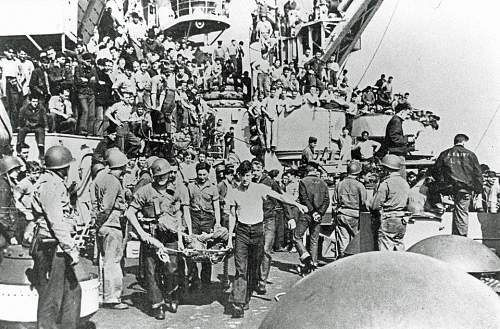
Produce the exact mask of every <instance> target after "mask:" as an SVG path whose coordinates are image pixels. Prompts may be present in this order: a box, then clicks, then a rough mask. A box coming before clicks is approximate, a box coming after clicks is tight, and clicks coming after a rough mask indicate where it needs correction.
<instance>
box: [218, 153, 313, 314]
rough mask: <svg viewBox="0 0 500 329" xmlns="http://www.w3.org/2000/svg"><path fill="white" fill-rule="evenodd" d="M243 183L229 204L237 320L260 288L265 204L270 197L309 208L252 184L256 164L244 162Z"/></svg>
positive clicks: (231, 193) (232, 298) (240, 171)
mask: <svg viewBox="0 0 500 329" xmlns="http://www.w3.org/2000/svg"><path fill="white" fill-rule="evenodd" d="M236 172H237V173H238V175H239V176H240V179H241V183H240V184H239V185H238V186H237V187H236V188H234V189H231V190H229V191H228V194H227V196H226V205H228V206H229V207H230V210H231V211H230V215H229V241H228V248H232V247H233V241H232V236H233V231H234V232H235V243H234V262H235V267H236V275H235V279H234V282H233V292H232V294H231V296H230V301H231V303H232V306H233V317H234V318H241V317H243V315H244V309H245V308H246V307H247V306H248V302H249V301H250V296H251V295H252V292H253V289H254V288H255V287H256V283H257V279H258V268H259V264H260V263H261V260H262V257H263V252H264V224H263V220H264V212H263V201H264V200H265V199H266V198H268V197H270V198H275V199H277V200H279V201H281V202H283V203H286V204H289V205H292V206H296V207H297V208H298V209H299V211H301V212H302V213H304V212H305V211H307V207H305V206H303V205H301V204H299V203H297V202H295V201H294V200H293V198H292V197H290V196H289V195H287V194H279V193H277V192H275V191H273V190H272V189H271V188H270V187H269V186H266V185H264V184H257V183H253V182H252V178H253V175H252V164H251V163H250V161H243V162H242V163H241V165H240V166H239V167H238V169H237V171H236ZM235 226H236V227H235Z"/></svg>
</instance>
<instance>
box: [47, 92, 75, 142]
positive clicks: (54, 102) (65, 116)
mask: <svg viewBox="0 0 500 329" xmlns="http://www.w3.org/2000/svg"><path fill="white" fill-rule="evenodd" d="M49 118H50V121H49V132H60V133H70V134H71V133H74V131H75V126H76V119H75V118H74V115H73V109H72V107H71V101H70V100H69V88H68V87H65V88H64V89H62V90H61V93H60V94H59V95H55V96H52V97H51V98H50V100H49Z"/></svg>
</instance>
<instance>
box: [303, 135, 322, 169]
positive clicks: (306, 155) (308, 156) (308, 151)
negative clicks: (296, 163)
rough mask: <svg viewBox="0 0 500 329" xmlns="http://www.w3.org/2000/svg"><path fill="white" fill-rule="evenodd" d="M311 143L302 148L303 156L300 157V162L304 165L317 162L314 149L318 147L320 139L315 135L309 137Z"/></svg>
mask: <svg viewBox="0 0 500 329" xmlns="http://www.w3.org/2000/svg"><path fill="white" fill-rule="evenodd" d="M308 143H309V144H308V145H307V147H306V148H305V149H304V150H302V158H301V159H300V164H301V165H302V166H305V165H308V164H310V163H316V164H317V161H316V160H314V151H315V149H316V145H317V144H318V139H317V138H316V137H314V136H311V137H309V142H308Z"/></svg>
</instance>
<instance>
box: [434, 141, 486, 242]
mask: <svg viewBox="0 0 500 329" xmlns="http://www.w3.org/2000/svg"><path fill="white" fill-rule="evenodd" d="M468 141H469V137H468V136H467V135H465V134H458V135H456V136H455V138H454V141H453V143H454V146H453V147H452V148H449V149H447V150H445V151H443V152H442V153H441V154H440V155H439V157H438V159H437V160H436V163H435V164H434V166H433V167H432V168H431V170H430V175H431V176H432V178H434V179H435V180H436V182H435V183H434V184H433V188H432V190H433V192H434V193H442V194H448V195H451V196H452V197H453V201H454V203H455V208H454V209H453V224H452V234H455V235H461V236H467V231H468V225H469V206H470V202H471V199H472V194H473V193H481V192H482V191H483V176H482V173H481V167H480V165H479V162H478V160H477V157H476V155H475V154H474V152H472V151H470V150H468V149H466V148H465V143H467V142H468ZM431 193H432V191H431Z"/></svg>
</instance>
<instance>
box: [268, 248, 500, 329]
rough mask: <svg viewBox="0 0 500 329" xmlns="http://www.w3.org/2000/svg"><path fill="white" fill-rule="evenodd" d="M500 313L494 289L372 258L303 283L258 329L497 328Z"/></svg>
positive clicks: (394, 258)
mask: <svg viewBox="0 0 500 329" xmlns="http://www.w3.org/2000/svg"><path fill="white" fill-rule="evenodd" d="M322 305H324V306H325V307H327V310H325V307H320V306H322ZM353 310H356V311H353ZM499 311H500V299H499V298H498V296H497V295H496V294H495V293H494V292H493V290H492V289H491V288H489V287H487V286H486V285H484V284H483V283H482V282H481V281H479V280H477V279H475V278H474V277H472V276H471V275H469V274H467V273H464V272H462V271H460V270H457V269H455V268H453V267H452V266H449V264H446V263H444V262H442V261H439V260H437V259H434V258H431V257H428V256H423V255H418V254H414V253H407V252H367V253H361V254H358V255H354V256H350V257H347V258H343V259H340V260H338V261H336V262H333V263H331V264H329V265H327V266H325V267H323V268H322V269H320V270H318V271H316V272H314V273H312V274H311V275H309V276H307V277H305V278H303V279H301V280H300V281H298V282H297V283H296V284H295V285H294V286H293V287H292V288H290V290H289V292H288V293H287V294H286V295H285V296H283V297H282V298H281V299H280V301H279V302H278V303H277V304H276V305H275V307H274V309H271V310H270V311H269V312H268V313H267V316H266V318H265V319H264V321H263V322H262V323H261V325H260V327H259V328H260V329H274V328H288V329H298V328H301V329H302V328H329V329H345V328H360V329H361V328H362V329H375V328H392V329H406V328H420V329H431V328H461V329H466V328H499V327H500V314H499Z"/></svg>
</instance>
